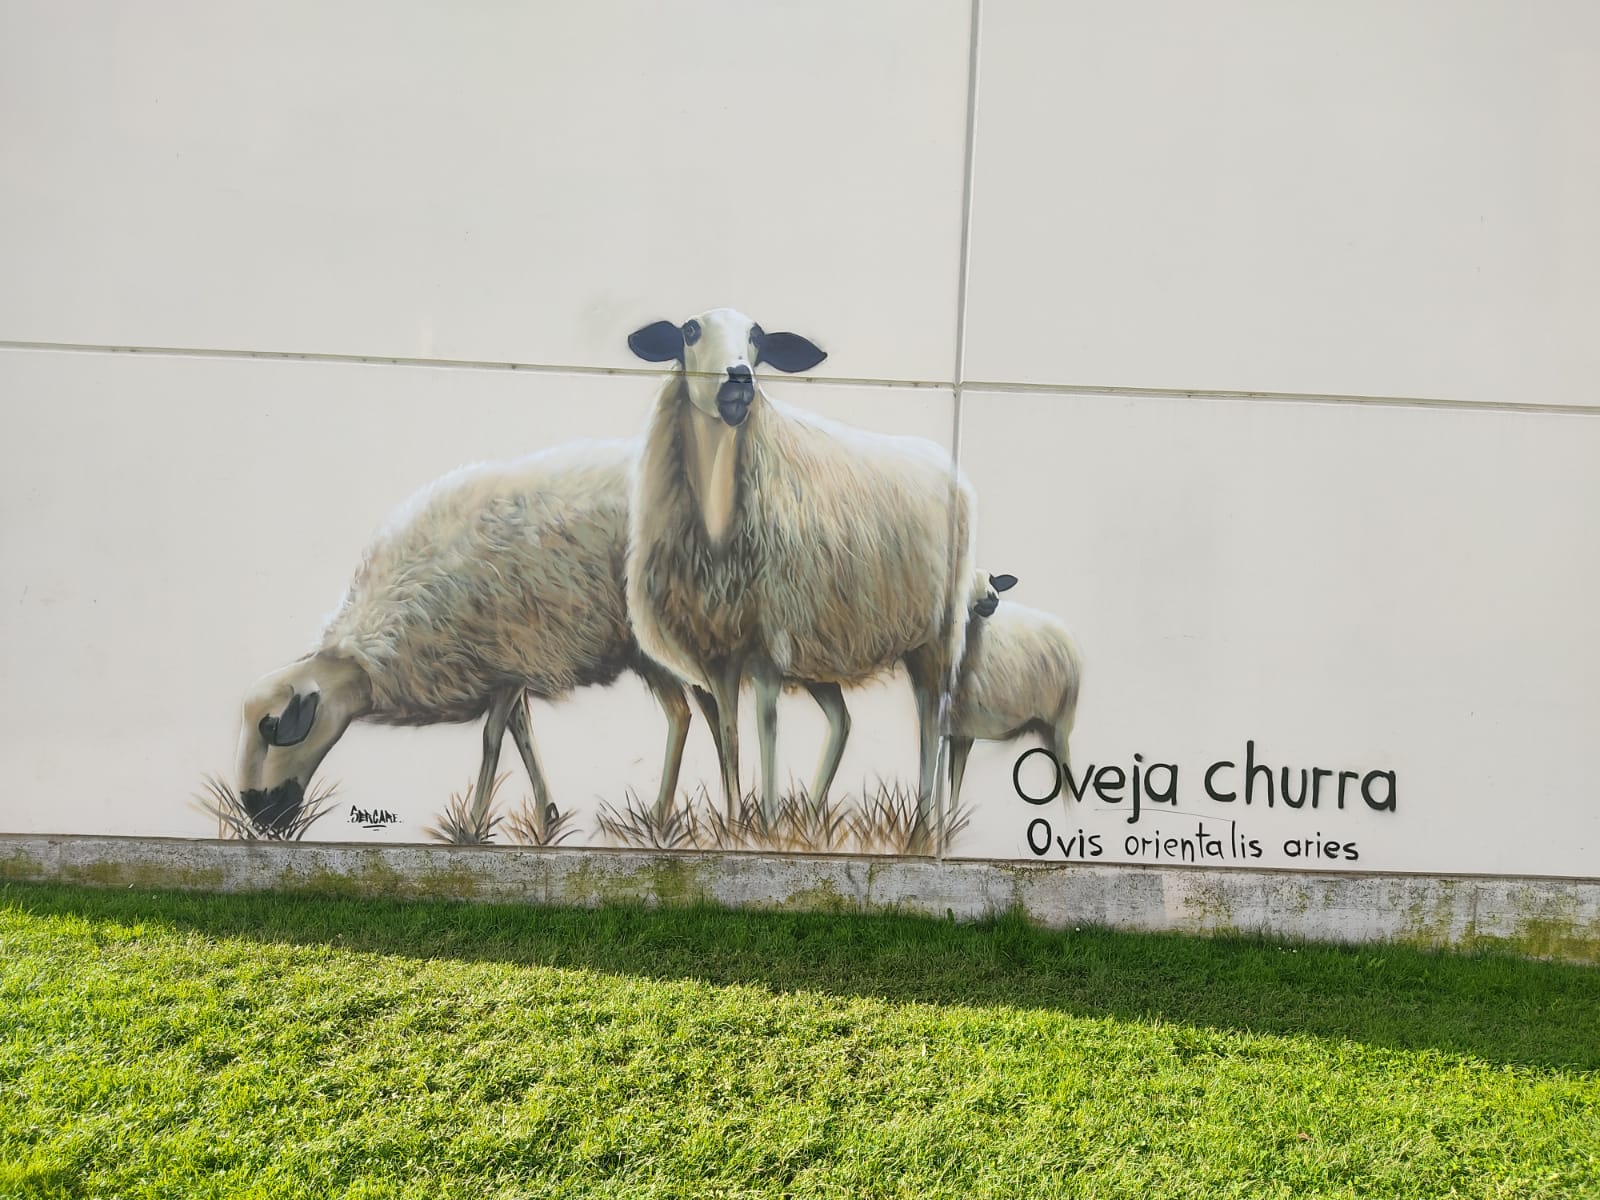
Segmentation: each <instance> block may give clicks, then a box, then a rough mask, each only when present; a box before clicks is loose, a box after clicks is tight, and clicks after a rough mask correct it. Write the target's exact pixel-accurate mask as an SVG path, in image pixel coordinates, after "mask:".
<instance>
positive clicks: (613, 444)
mask: <svg viewBox="0 0 1600 1200" xmlns="http://www.w3.org/2000/svg"><path fill="white" fill-rule="evenodd" d="M637 450H638V443H637V442H628V441H610V442H599V441H590V442H577V443H573V444H571V445H568V446H565V447H560V448H557V449H554V450H548V451H545V452H543V453H539V454H534V455H531V456H529V457H526V458H523V459H519V460H517V461H515V462H511V463H505V464H490V465H478V466H471V467H463V468H461V469H459V470H457V471H454V472H452V473H451V474H449V475H446V476H445V477H444V478H442V479H440V480H438V481H437V482H435V483H433V484H432V485H430V486H428V487H426V488H424V489H423V490H422V491H420V492H419V493H417V494H416V495H415V496H413V497H412V498H411V499H410V500H409V501H407V502H406V503H405V504H404V505H402V506H401V507H400V509H399V510H398V511H397V512H396V513H395V514H394V516H393V517H391V519H390V521H389V523H388V525H387V527H386V528H384V529H383V530H382V531H381V532H380V533H379V534H378V536H377V537H376V539H375V540H374V541H373V543H372V544H371V545H370V546H369V547H368V549H367V551H366V555H365V557H364V560H363V561H362V563H361V565H360V567H359V568H358V569H357V571H356V574H355V578H354V579H353V580H352V581H351V583H350V586H349V588H348V590H347V591H346V593H345V596H344V599H343V601H342V602H341V604H340V606H339V608H338V610H337V611H336V612H335V613H334V615H333V616H332V617H331V618H329V620H328V622H327V625H326V627H325V628H324V630H323V633H322V639H321V644H320V645H319V647H318V648H317V650H316V651H315V652H313V653H311V654H309V655H307V656H306V657H304V658H301V659H299V660H298V661H296V662H294V663H291V664H290V665H289V666H287V667H284V668H282V669H281V670H278V671H275V672H273V673H272V674H270V675H267V676H265V677H264V678H263V679H261V680H260V681H259V682H257V683H256V684H255V685H254V686H253V687H252V688H251V689H250V692H249V694H248V696H247V698H246V699H245V702H244V707H243V728H242V731H241V733H240V743H239V760H238V771H237V786H238V791H239V796H240V798H241V800H242V801H243V803H244V805H245V807H246V809H247V811H248V812H249V813H250V814H251V817H252V818H253V820H254V821H255V822H256V824H257V825H259V826H261V827H264V828H267V829H282V828H284V827H286V826H287V825H288V824H290V823H291V822H292V821H293V820H294V818H295V816H296V815H297V814H298V813H299V811H300V806H301V804H302V802H303V800H304V796H305V790H306V787H307V786H308V785H309V783H310V781H311V776H312V774H313V773H314V772H315V771H316V769H317V767H318V765H319V764H320V763H321V762H322V759H323V757H324V756H325V755H326V754H327V753H328V751H329V750H330V749H331V748H332V747H333V745H334V743H336V742H337V741H338V740H339V738H340V737H342V736H343V735H344V732H345V730H346V729H347V728H348V727H349V726H350V724H351V723H352V722H353V721H373V722H378V723H381V724H386V725H431V724H438V723H447V722H466V721H475V720H477V719H479V718H480V717H482V718H483V719H484V725H483V759H482V762H481V764H480V767H479V770H478V778H477V784H476V788H475V790H474V792H473V810H472V814H471V817H472V819H471V822H470V823H471V824H472V825H473V826H475V827H476V828H478V829H480V830H481V829H483V828H484V827H485V824H486V821H485V818H486V815H487V810H488V804H489V797H490V792H491V788H492V784H493V781H494V775H495V769H496V767H497V765H498V763H499V758H500V747H501V743H502V741H503V740H504V738H505V732H506V730H507V728H509V729H510V730H511V735H512V738H513V739H514V740H515V742H516V745H517V749H518V751H519V752H520V753H521V756H522V761H523V765H524V766H525V767H526V768H527V772H528V777H529V779H530V781H531V782H532V784H533V791H534V801H535V803H536V804H538V805H539V809H540V811H541V812H542V811H544V810H545V808H546V806H547V805H548V804H549V800H550V788H549V785H548V783H547V782H546V781H545V777H544V773H543V772H542V771H541V770H540V767H539V760H538V755H537V753H536V752H535V748H534V742H533V732H532V730H531V729H530V728H529V722H528V713H527V708H526V703H525V697H527V696H534V697H537V698H539V699H546V700H553V699H557V698H559V697H561V696H564V695H566V694H567V693H569V692H571V691H572V690H573V689H575V688H580V687H585V686H588V685H592V684H598V685H603V684H609V683H611V682H613V681H614V680H615V679H616V678H617V677H618V676H619V675H620V674H621V673H622V672H623V671H634V672H636V673H637V674H638V675H639V676H640V677H641V678H642V679H643V680H644V682H645V683H646V685H647V686H648V687H649V688H650V690H651V691H652V692H653V693H654V695H655V697H656V699H657V700H658V701H659V702H660V704H661V706H662V708H663V709H664V710H665V712H666V715H667V746H666V757H665V763H664V766H663V769H662V774H661V785H660V799H659V800H658V804H662V803H665V802H666V801H667V800H669V799H670V798H671V797H672V795H673V794H674V793H675V791H676V789H677V780H678V771H679V767H680V765H681V762H682V755H683V747H684V740H685V738H686V736H687V733H688V728H689V720H690V717H689V706H688V702H687V700H686V698H685V697H684V694H683V688H682V685H681V684H679V682H678V681H677V679H676V678H675V677H674V676H673V675H672V674H670V673H669V672H667V671H665V670H663V669H662V668H661V667H659V666H657V665H656V664H654V663H652V662H650V661H649V660H648V659H647V658H646V657H645V656H644V655H643V654H641V653H640V650H639V646H638V643H637V642H635V640H634V637H633V633H632V631H631V629H630V627H629V624H628V617H627V606H626V599H625V596H624V592H623V564H624V557H625V552H626V541H627V530H628V494H629V480H630V473H631V467H632V462H633V459H634V456H635V454H636V453H637Z"/></svg>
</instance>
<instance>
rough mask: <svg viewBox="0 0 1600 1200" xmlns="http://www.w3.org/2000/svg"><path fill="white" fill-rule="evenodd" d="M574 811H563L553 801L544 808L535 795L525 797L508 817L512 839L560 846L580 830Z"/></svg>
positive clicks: (533, 844)
mask: <svg viewBox="0 0 1600 1200" xmlns="http://www.w3.org/2000/svg"><path fill="white" fill-rule="evenodd" d="M572 816H573V815H572V813H570V812H562V811H561V810H560V809H559V808H557V807H556V805H555V803H554V802H553V801H552V802H551V803H549V804H546V805H545V806H544V807H543V808H542V809H541V808H540V807H539V805H538V804H537V803H536V802H535V801H534V799H533V797H531V796H528V797H524V799H523V801H522V807H521V808H519V809H517V810H516V811H515V812H513V813H510V814H509V815H508V816H507V817H506V828H507V829H508V830H509V831H510V832H511V840H512V841H514V842H519V843H521V844H522V845H524V846H559V845H560V844H561V843H562V842H564V841H566V840H567V839H568V838H569V837H571V836H572V835H573V834H574V833H576V832H578V829H577V826H576V825H575V824H574V823H573V819H572Z"/></svg>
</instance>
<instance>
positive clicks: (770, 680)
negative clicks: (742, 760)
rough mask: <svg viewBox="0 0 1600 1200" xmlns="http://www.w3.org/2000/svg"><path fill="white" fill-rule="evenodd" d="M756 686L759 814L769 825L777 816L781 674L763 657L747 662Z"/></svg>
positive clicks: (751, 678)
mask: <svg viewBox="0 0 1600 1200" xmlns="http://www.w3.org/2000/svg"><path fill="white" fill-rule="evenodd" d="M750 681H751V682H752V683H753V684H754V685H755V689H756V733H757V734H758V735H759V736H760V738H761V795H760V797H759V799H760V801H761V815H762V817H763V819H765V820H766V822H767V823H768V824H769V825H770V824H771V823H772V821H773V819H774V818H775V817H776V816H777V815H778V693H779V692H781V691H782V690H783V677H782V676H781V675H779V674H778V670H777V668H776V667H774V666H773V665H772V664H771V663H770V662H768V661H767V660H766V659H764V658H760V657H757V658H755V659H753V660H752V661H751V664H750Z"/></svg>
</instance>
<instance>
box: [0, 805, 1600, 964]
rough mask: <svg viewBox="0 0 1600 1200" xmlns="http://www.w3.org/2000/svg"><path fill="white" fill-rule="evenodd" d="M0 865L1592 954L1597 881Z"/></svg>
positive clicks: (71, 872)
mask: <svg viewBox="0 0 1600 1200" xmlns="http://www.w3.org/2000/svg"><path fill="white" fill-rule="evenodd" d="M0 879H3V880H11V881H17V882H24V881H27V882H55V883H73V884H86V885H95V886H102V887H141V888H176V889H186V890H195V891H215V892H249V891H284V892H297V893H310V894H318V895H329V894H336V895H357V896H394V897H404V898H414V899H422V898H427V899H449V900H478V901H498V902H513V903H528V904H556V905H581V906H593V905H597V904H603V903H607V902H611V901H634V902H643V903H646V904H694V903H709V904H717V905H722V906H725V907H730V908H776V909H790V910H806V911H825V912H840V913H850V912H898V913H909V914H917V915H923V916H931V917H945V916H953V917H955V918H956V919H957V920H977V919H980V918H983V917H987V916H992V915H994V914H997V913H1000V912H1005V911H1011V910H1015V911H1020V912H1022V913H1024V914H1025V915H1026V916H1027V917H1028V918H1029V919H1030V920H1033V921H1035V922H1037V923H1039V924H1041V925H1045V926H1049V927H1053V928H1071V927H1073V926H1082V925H1095V926H1102V927H1107V928H1112V929H1124V930H1138V931H1147V932H1181V933H1249V934H1264V935H1267V936H1270V937H1277V938H1285V939H1303V940H1307V941H1331V942H1403V943H1408V944H1412V945H1422V946H1430V947H1450V948H1454V949H1478V948H1485V947H1492V948H1498V949H1505V950H1509V951H1512V952H1514V953H1518V954H1524V955H1530V956H1535V957H1541V958H1558V959H1565V960H1568V961H1573V962H1586V963H1600V880H1594V879H1586V880H1571V879H1534V878H1500V877H1491V876H1438V875H1374V874H1333V873H1321V874H1318V873H1311V872H1293V871H1255V870H1236V869H1235V870H1228V869H1217V868H1201V867H1140V866H1089V865H1083V864H1077V863H1037V864H1036V863H1026V862H971V861H945V862H934V861H930V860H927V859H905V858H866V857H826V856H814V855H772V854H702V853H682V854H680V853H671V852H664V851H641V850H560V849H557V850H537V849H530V848H524V847H457V846H419V845H384V846H357V845H341V844H327V843H306V842H301V843H293V844H283V843H272V842H234V841H189V840H180V839H171V838H114V837H65V836H61V837H51V836H44V835H19V834H10V835H0Z"/></svg>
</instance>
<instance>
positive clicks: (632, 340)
mask: <svg viewBox="0 0 1600 1200" xmlns="http://www.w3.org/2000/svg"><path fill="white" fill-rule="evenodd" d="M628 349H629V350H632V351H633V352H634V353H635V354H637V355H638V356H639V357H640V358H642V359H644V360H645V362H668V361H669V360H675V361H677V362H682V361H683V330H681V329H679V328H678V327H677V326H676V325H674V324H673V323H672V322H671V321H657V322H655V323H654V324H652V325H646V326H645V327H644V328H643V329H636V330H634V331H633V332H632V333H630V334H629V335H628Z"/></svg>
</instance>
